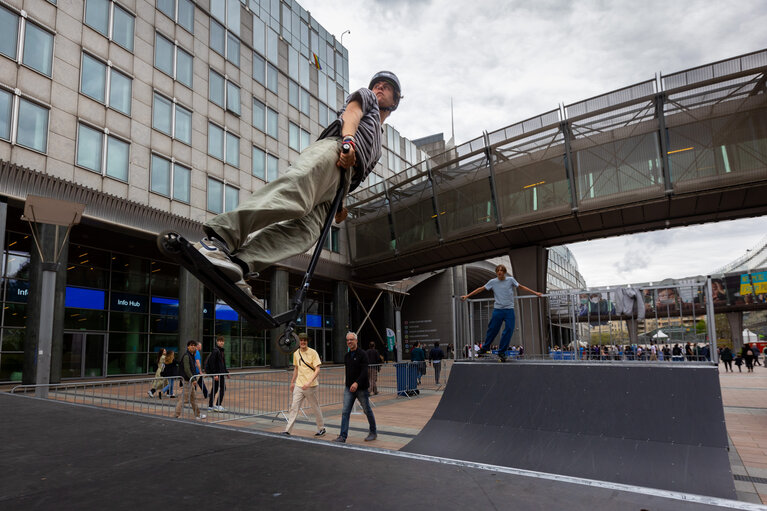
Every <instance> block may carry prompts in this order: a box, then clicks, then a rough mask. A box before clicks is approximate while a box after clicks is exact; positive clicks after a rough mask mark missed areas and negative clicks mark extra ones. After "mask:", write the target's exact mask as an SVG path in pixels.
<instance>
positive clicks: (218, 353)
mask: <svg viewBox="0 0 767 511" xmlns="http://www.w3.org/2000/svg"><path fill="white" fill-rule="evenodd" d="M225 342H226V340H225V339H224V336H223V335H219V336H218V337H217V338H216V347H215V348H213V351H211V353H210V356H209V357H208V360H207V361H206V362H205V372H206V373H207V374H213V375H215V376H213V388H212V389H211V391H210V394H208V410H211V411H213V412H225V411H226V409H225V408H224V407H223V406H221V402H222V401H223V400H224V393H225V392H226V378H228V376H224V373H228V372H229V370H228V369H227V368H226V359H225V358H224V343H225ZM216 392H218V399H217V400H216V406H213V396H215V395H216Z"/></svg>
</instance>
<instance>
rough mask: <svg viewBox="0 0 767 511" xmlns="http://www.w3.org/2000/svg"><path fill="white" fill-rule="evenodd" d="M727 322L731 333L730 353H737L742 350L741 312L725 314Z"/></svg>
mask: <svg viewBox="0 0 767 511" xmlns="http://www.w3.org/2000/svg"><path fill="white" fill-rule="evenodd" d="M725 315H726V316H727V322H728V323H729V324H730V332H731V333H732V352H733V353H739V352H740V350H741V348H743V313H742V312H727V313H725Z"/></svg>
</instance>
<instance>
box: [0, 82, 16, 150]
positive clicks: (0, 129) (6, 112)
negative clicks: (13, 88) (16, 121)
mask: <svg viewBox="0 0 767 511" xmlns="http://www.w3.org/2000/svg"><path fill="white" fill-rule="evenodd" d="M12 106H13V94H11V93H10V92H8V91H6V90H3V89H0V138H2V139H4V140H10V139H11V108H12Z"/></svg>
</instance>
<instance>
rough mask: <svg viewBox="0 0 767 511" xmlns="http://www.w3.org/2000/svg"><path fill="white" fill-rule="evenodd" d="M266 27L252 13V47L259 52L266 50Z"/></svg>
mask: <svg viewBox="0 0 767 511" xmlns="http://www.w3.org/2000/svg"><path fill="white" fill-rule="evenodd" d="M265 30H266V27H265V26H264V22H263V21H261V20H260V19H259V18H258V16H257V15H256V14H254V15H253V49H254V50H256V51H257V52H259V53H265V52H266V34H265V32H264V31H265Z"/></svg>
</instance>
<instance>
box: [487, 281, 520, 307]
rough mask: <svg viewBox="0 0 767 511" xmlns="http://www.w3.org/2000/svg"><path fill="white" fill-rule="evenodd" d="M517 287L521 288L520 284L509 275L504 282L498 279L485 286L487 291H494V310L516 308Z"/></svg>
mask: <svg viewBox="0 0 767 511" xmlns="http://www.w3.org/2000/svg"><path fill="white" fill-rule="evenodd" d="M516 287H519V282H517V281H516V280H514V277H511V276H509V275H506V278H505V279H503V280H500V279H498V277H496V278H494V279H491V280H489V281H488V282H487V284H485V289H488V290H491V289H492V291H493V295H494V296H495V306H494V308H496V309H513V308H514V288H516Z"/></svg>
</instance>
